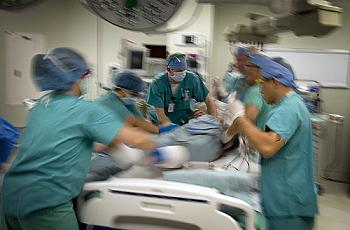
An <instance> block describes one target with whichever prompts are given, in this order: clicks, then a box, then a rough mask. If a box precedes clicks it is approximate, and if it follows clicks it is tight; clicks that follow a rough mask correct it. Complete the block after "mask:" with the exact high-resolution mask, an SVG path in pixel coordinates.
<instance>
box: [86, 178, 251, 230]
mask: <svg viewBox="0 0 350 230" xmlns="http://www.w3.org/2000/svg"><path fill="white" fill-rule="evenodd" d="M221 204H225V205H227V206H230V207H233V208H237V209H239V210H242V211H243V212H244V213H245V215H246V228H245V229H246V230H254V210H253V209H252V208H251V206H250V205H249V204H247V203H246V202H244V201H242V200H239V199H235V198H232V197H229V196H225V195H221V194H219V193H218V191H217V190H216V189H212V188H207V187H202V186H197V185H190V184H185V183H178V182H169V181H162V180H156V179H123V178H112V179H110V180H107V181H103V182H91V183H87V184H85V186H84V189H83V192H82V193H81V196H80V199H79V214H80V221H81V222H83V223H85V224H87V225H89V226H90V227H91V226H94V225H98V226H105V227H110V228H119V229H133V230H134V229H142V230H179V229H186V230H199V229H202V230H213V229H220V230H241V227H240V226H239V224H238V222H237V221H236V220H235V219H233V218H232V217H231V216H229V215H227V214H226V213H223V212H221V211H220V210H218V208H219V206H220V205H221Z"/></svg>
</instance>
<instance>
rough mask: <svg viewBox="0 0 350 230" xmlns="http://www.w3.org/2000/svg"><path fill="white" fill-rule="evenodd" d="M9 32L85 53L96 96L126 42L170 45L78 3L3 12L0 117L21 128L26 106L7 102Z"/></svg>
mask: <svg viewBox="0 0 350 230" xmlns="http://www.w3.org/2000/svg"><path fill="white" fill-rule="evenodd" d="M5 31H12V32H26V33H38V34H42V35H44V36H45V38H46V47H47V48H48V49H49V48H53V47H59V46H66V47H74V48H76V49H77V50H79V51H81V52H82V53H83V54H84V55H86V58H87V60H88V62H89V64H90V65H91V67H92V68H93V70H94V73H95V75H96V76H95V78H93V79H91V81H92V82H91V84H90V85H91V87H90V89H89V91H90V94H91V95H92V97H96V96H97V95H99V94H101V93H102V92H101V90H100V89H99V87H98V86H97V84H96V82H97V81H102V80H103V79H102V78H103V77H105V76H106V75H107V74H108V68H107V66H108V64H109V63H111V62H115V61H117V59H118V55H119V54H120V52H121V40H122V39H128V40H130V41H133V42H135V45H141V44H142V43H149V44H165V43H166V35H165V34H162V35H154V36H149V35H146V34H144V33H139V32H132V31H127V30H124V29H121V28H118V27H115V26H113V25H111V24H110V23H108V22H105V21H104V20H103V19H101V18H99V17H97V16H95V15H94V14H92V13H91V12H89V11H88V10H86V9H85V8H83V7H82V6H81V5H80V4H79V1H75V0H74V1H72V0H60V1H57V0H46V1H43V3H41V4H38V5H36V6H33V7H30V8H26V9H23V10H20V11H14V12H8V11H3V10H0V115H2V116H4V117H5V118H6V119H8V120H9V121H11V122H13V123H14V124H15V125H16V126H18V127H24V126H25V119H26V115H27V112H26V111H25V109H24V107H23V106H22V105H8V104H7V103H6V95H5V93H6V88H5V87H6V84H5V81H6V76H5V64H6V61H5V59H6V58H5ZM23 87H26V86H25V85H19V86H18V88H17V89H16V90H21V88H23Z"/></svg>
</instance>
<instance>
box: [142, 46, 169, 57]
mask: <svg viewBox="0 0 350 230" xmlns="http://www.w3.org/2000/svg"><path fill="white" fill-rule="evenodd" d="M144 46H145V47H146V48H147V49H148V50H149V57H150V58H161V59H165V58H166V56H167V55H166V46H162V45H144Z"/></svg>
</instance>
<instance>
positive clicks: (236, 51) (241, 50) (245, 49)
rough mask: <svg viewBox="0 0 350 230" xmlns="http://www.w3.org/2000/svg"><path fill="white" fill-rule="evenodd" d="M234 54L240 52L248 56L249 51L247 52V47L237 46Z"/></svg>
mask: <svg viewBox="0 0 350 230" xmlns="http://www.w3.org/2000/svg"><path fill="white" fill-rule="evenodd" d="M235 54H236V55H240V54H243V55H245V56H248V55H249V52H248V49H247V47H244V46H238V47H237V48H236V50H235Z"/></svg>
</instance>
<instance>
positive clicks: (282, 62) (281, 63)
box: [271, 57, 295, 80]
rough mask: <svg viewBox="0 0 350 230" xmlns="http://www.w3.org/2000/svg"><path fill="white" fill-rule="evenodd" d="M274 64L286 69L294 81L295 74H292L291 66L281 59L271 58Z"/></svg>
mask: <svg viewBox="0 0 350 230" xmlns="http://www.w3.org/2000/svg"><path fill="white" fill-rule="evenodd" d="M271 59H272V60H273V61H274V62H277V63H278V64H280V65H282V66H284V67H286V68H287V69H288V70H289V71H290V72H291V73H292V75H293V80H294V79H295V74H294V71H293V68H292V66H291V65H290V64H289V63H288V62H287V61H286V60H285V59H284V58H282V57H273V58H271Z"/></svg>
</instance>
